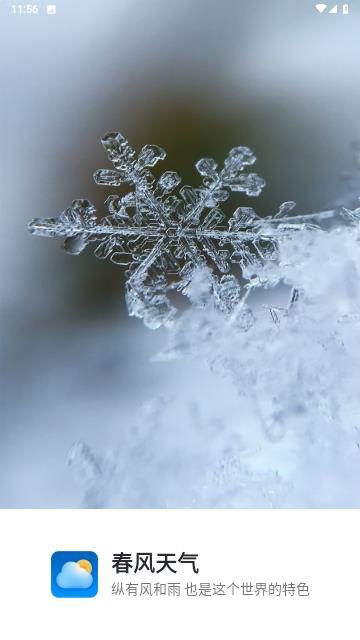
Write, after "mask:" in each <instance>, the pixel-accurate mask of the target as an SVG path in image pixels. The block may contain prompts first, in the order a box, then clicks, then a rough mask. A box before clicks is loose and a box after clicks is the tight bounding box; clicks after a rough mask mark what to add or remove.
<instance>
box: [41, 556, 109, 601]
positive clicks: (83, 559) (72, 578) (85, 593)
mask: <svg viewBox="0 0 360 640" xmlns="http://www.w3.org/2000/svg"><path fill="white" fill-rule="evenodd" d="M97 574H98V559H97V555H96V553H93V552H92V551H88V552H76V551H56V552H55V553H54V554H53V555H52V558H51V591H52V593H53V595H54V596H56V597H58V598H64V597H71V598H91V597H93V596H94V595H96V593H97V581H98V575H97Z"/></svg>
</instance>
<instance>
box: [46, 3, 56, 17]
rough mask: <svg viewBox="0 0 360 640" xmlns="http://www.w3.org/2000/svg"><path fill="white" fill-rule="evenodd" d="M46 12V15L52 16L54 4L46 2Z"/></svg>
mask: <svg viewBox="0 0 360 640" xmlns="http://www.w3.org/2000/svg"><path fill="white" fill-rule="evenodd" d="M46 13H47V14H48V16H54V15H55V14H56V4H48V5H47V7H46Z"/></svg>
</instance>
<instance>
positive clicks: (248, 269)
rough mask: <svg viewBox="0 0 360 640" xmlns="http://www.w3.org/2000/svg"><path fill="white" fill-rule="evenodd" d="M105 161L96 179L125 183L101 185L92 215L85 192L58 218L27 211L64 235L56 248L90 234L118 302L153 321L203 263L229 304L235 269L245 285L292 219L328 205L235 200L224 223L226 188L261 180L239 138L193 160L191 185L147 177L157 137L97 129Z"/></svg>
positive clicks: (175, 178) (239, 293) (168, 175)
mask: <svg viewBox="0 0 360 640" xmlns="http://www.w3.org/2000/svg"><path fill="white" fill-rule="evenodd" d="M102 143H103V146H104V147H105V149H106V151H107V154H108V157H109V159H110V160H111V162H112V163H113V165H114V169H99V170H98V171H96V172H95V174H94V180H95V182H96V184H98V185H105V186H108V187H110V186H111V187H120V186H121V185H124V184H125V185H127V186H128V187H130V188H131V189H132V190H131V191H130V192H129V193H126V194H125V195H122V196H120V195H110V196H109V197H108V198H107V200H106V201H105V205H106V208H107V215H106V216H105V217H103V218H102V219H100V220H98V217H97V214H96V210H95V207H94V206H93V205H92V203H91V202H89V201H88V200H84V199H78V200H74V201H73V202H72V204H71V206H70V207H69V208H68V209H66V210H65V211H64V212H63V213H62V214H61V215H60V216H59V217H58V218H35V219H33V220H32V221H31V222H30V223H29V229H30V231H31V233H33V234H35V235H40V236H47V237H64V238H65V240H64V245H63V246H64V248H65V250H66V251H68V252H69V253H72V254H79V253H80V252H81V251H82V250H83V249H84V248H85V247H86V246H87V245H88V244H90V243H94V244H95V245H96V247H95V255H96V257H97V258H100V259H105V258H109V259H110V260H111V261H112V262H113V263H115V264H117V265H124V266H125V268H126V277H127V282H126V302H127V307H128V311H129V314H130V315H132V316H136V317H138V318H143V320H144V322H145V324H146V325H147V326H148V327H150V328H152V329H155V328H157V327H159V326H160V325H163V324H165V325H169V324H171V322H172V320H173V318H174V315H175V313H176V308H175V306H174V303H173V301H172V300H171V298H172V297H173V296H172V292H173V293H175V292H180V293H183V294H185V295H187V296H188V297H190V299H191V295H192V294H191V290H192V289H193V288H194V286H195V284H194V282H195V279H194V274H195V273H196V272H197V271H198V270H199V269H202V268H204V267H206V266H207V267H208V283H207V286H208V287H209V289H210V290H211V292H212V294H213V296H214V299H215V301H216V304H217V306H218V308H219V309H221V310H222V311H224V312H226V313H229V312H231V311H232V309H233V308H234V307H235V306H236V305H237V303H238V302H239V301H240V300H242V299H243V298H244V297H246V295H247V293H248V291H247V289H243V288H241V286H240V282H239V278H240V276H242V277H243V278H245V280H248V281H249V283H250V285H251V286H255V285H256V284H257V282H256V281H255V280H254V279H252V276H253V274H254V272H256V270H257V267H256V265H257V264H258V263H259V262H260V263H262V262H264V261H265V262H266V261H268V260H276V258H277V254H278V239H279V238H280V237H282V236H284V235H285V236H286V235H288V234H289V233H292V232H294V231H297V230H299V229H304V228H305V227H306V228H314V227H315V224H317V223H318V222H319V220H321V219H322V218H323V217H327V216H328V212H325V213H322V214H316V215H314V216H311V215H297V216H294V215H289V214H290V212H291V211H292V209H293V208H294V206H295V203H294V202H285V203H283V204H282V205H281V207H280V209H279V212H278V213H277V214H276V215H274V216H268V217H265V218H261V217H259V216H258V215H257V214H256V213H255V211H254V210H253V209H252V208H251V207H238V208H237V209H236V210H235V211H234V213H233V215H232V216H231V217H230V219H229V220H228V221H227V223H226V216H225V214H224V212H223V211H222V210H221V204H222V203H223V202H225V201H226V200H227V199H228V197H229V195H230V192H232V191H235V192H242V193H245V194H247V195H248V196H258V195H259V194H260V193H261V191H262V189H263V187H264V186H265V181H264V180H263V179H262V178H260V177H259V176H258V175H257V174H256V173H249V172H247V171H246V170H247V168H248V167H249V166H251V165H253V164H254V162H255V160H256V158H255V155H254V154H253V153H252V151H251V150H250V149H249V148H248V147H244V146H240V147H235V148H234V149H232V150H231V151H230V153H229V155H228V156H227V158H226V159H225V162H224V166H223V168H221V169H219V168H218V165H217V163H216V162H215V160H213V159H212V158H203V159H201V160H199V161H198V162H197V163H196V165H195V166H196V169H197V171H198V173H199V174H200V176H201V177H202V183H201V185H200V186H199V187H197V188H193V187H190V186H187V185H185V186H182V187H181V188H179V189H178V187H179V185H180V182H181V178H180V177H179V175H178V174H177V173H176V172H174V171H165V173H163V174H162V175H161V176H160V177H159V178H158V179H156V178H155V177H154V175H153V173H152V172H151V171H150V168H152V167H153V166H155V164H156V163H157V162H158V161H159V160H163V159H164V158H165V155H166V154H165V151H164V150H163V149H162V148H160V147H158V146H156V145H145V146H144V147H143V148H142V149H141V151H140V152H139V154H136V153H135V151H134V149H133V148H132V147H131V146H130V145H129V143H128V141H127V140H126V139H125V138H124V137H123V136H122V135H121V134H120V133H109V134H107V135H106V136H105V137H104V138H103V139H102Z"/></svg>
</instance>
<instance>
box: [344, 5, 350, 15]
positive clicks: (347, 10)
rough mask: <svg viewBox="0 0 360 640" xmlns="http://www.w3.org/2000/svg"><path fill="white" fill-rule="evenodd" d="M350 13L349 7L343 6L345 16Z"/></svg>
mask: <svg viewBox="0 0 360 640" xmlns="http://www.w3.org/2000/svg"><path fill="white" fill-rule="evenodd" d="M348 13H349V5H348V4H343V14H344V15H345V16H346V15H347V14H348Z"/></svg>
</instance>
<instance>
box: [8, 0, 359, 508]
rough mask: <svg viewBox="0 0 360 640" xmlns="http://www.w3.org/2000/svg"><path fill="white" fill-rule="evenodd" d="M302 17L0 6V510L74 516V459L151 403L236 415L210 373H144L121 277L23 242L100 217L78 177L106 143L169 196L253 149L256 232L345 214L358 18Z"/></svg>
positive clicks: (139, 0)
mask: <svg viewBox="0 0 360 640" xmlns="http://www.w3.org/2000/svg"><path fill="white" fill-rule="evenodd" d="M314 4H315V3H314V2H312V1H308V0H302V2H301V3H300V2H299V1H298V0H272V1H271V0H251V1H250V0H249V1H248V2H245V1H244V0H234V1H233V0H223V1H222V2H219V1H218V0H181V2H179V1H178V0H103V1H102V2H95V1H94V0H76V2H73V0H58V2H57V13H56V15H47V14H46V4H45V3H44V2H42V1H39V2H38V7H39V13H38V14H37V15H26V14H24V13H22V15H20V14H19V13H17V14H16V13H13V8H12V5H11V3H10V2H7V1H4V0H1V2H0V12H1V27H0V29H1V38H0V48H1V59H2V65H1V71H0V73H1V94H2V99H1V106H0V111H1V119H0V122H1V140H2V150H3V151H2V157H1V163H2V169H1V177H2V184H1V203H2V206H1V235H2V251H1V262H2V264H1V274H2V278H1V293H0V296H1V297H0V313H1V361H2V362H1V369H2V370H1V384H0V388H1V392H0V393H1V415H0V420H1V424H0V429H1V431H0V507H3V508H4V507H54V508H55V507H74V506H75V507H76V506H78V503H79V495H80V494H78V493H77V491H78V490H77V488H76V487H74V485H73V483H72V479H71V477H70V475H69V474H68V473H67V470H66V456H67V452H68V450H69V449H70V447H71V445H72V443H73V442H74V441H77V440H79V439H86V440H87V441H88V442H89V443H91V445H92V446H93V447H94V448H97V447H99V446H102V447H109V448H111V447H112V445H113V444H114V443H115V444H118V443H119V442H120V441H121V436H122V430H123V429H125V428H127V425H129V424H130V423H131V419H132V415H133V413H134V411H135V409H136V408H137V407H138V406H139V405H141V404H142V403H143V402H145V401H146V400H147V399H149V398H151V397H153V396H156V395H159V394H163V393H165V394H177V395H179V393H180V396H181V398H182V399H183V400H184V402H192V401H193V400H196V401H199V402H200V404H201V403H202V404H203V405H204V407H206V398H207V396H208V394H209V390H211V389H212V388H214V386H216V388H217V389H219V392H220V393H222V397H223V398H226V402H227V406H229V407H230V406H234V407H235V406H236V401H237V400H236V394H235V391H234V392H233V391H232V390H231V389H230V390H229V388H228V386H227V385H226V384H225V382H223V381H214V378H213V377H212V374H211V373H210V372H204V371H200V370H199V371H196V366H195V365H193V367H192V375H189V372H188V371H187V368H186V365H185V364H182V365H179V364H178V363H170V362H162V363H152V362H151V357H152V356H153V355H154V354H155V353H156V352H157V350H159V349H160V348H161V346H162V344H163V341H164V339H165V333H166V331H163V330H159V331H156V332H152V331H149V330H147V329H145V328H144V327H143V326H142V324H141V323H140V322H139V321H137V320H134V319H129V318H128V317H127V315H126V310H125V306H124V291H123V274H122V270H121V268H119V267H116V266H115V265H113V264H111V263H106V262H102V261H99V260H95V259H94V257H93V256H92V255H91V254H90V252H89V253H86V254H84V255H81V256H79V257H72V256H69V255H67V254H65V253H63V252H62V251H61V250H60V248H59V242H58V241H56V240H53V241H50V240H44V239H41V238H36V237H32V236H30V235H29V234H28V232H27V228H26V226H27V222H28V220H29V219H30V218H32V217H34V216H55V215H58V214H59V213H61V211H63V210H64V209H65V208H66V207H67V206H68V205H69V204H70V202H71V201H72V199H74V198H75V197H86V198H88V199H90V200H91V201H93V202H94V203H95V205H96V206H97V207H98V209H99V211H101V210H102V205H103V202H104V200H105V198H106V196H107V195H109V193H110V192H111V191H109V190H108V189H106V188H105V187H104V188H103V189H102V188H101V187H95V185H94V184H93V181H92V173H93V172H94V170H95V169H97V168H101V167H107V166H108V161H107V159H106V158H105V154H104V151H103V148H102V146H101V144H100V138H101V136H102V135H103V134H105V133H106V132H108V131H117V130H119V131H121V132H122V133H123V134H124V135H125V136H126V137H127V138H128V139H129V141H130V143H131V144H132V145H133V146H134V147H135V148H137V149H139V148H140V147H141V146H142V145H143V144H146V143H155V144H158V145H160V146H162V147H164V148H165V149H166V151H167V153H168V156H167V158H166V160H165V162H164V163H163V164H162V166H161V170H166V169H173V170H176V171H178V172H179V173H180V175H182V176H183V182H184V183H185V184H186V183H189V184H194V185H196V182H197V180H198V178H197V175H196V172H195V171H194V169H193V166H194V162H195V161H196V160H197V159H198V158H201V157H203V156H210V157H214V158H216V160H217V161H219V162H221V160H222V159H223V157H224V156H225V155H226V153H227V151H228V150H229V149H230V148H231V147H233V146H237V145H247V146H249V147H251V148H252V149H253V150H254V151H255V153H256V155H257V157H258V162H257V165H256V171H257V172H258V173H259V174H260V175H261V176H262V177H264V178H265V179H266V181H267V187H266V189H265V190H264V193H263V195H262V196H261V197H260V198H257V199H252V201H251V204H252V206H254V207H255V208H256V209H257V211H258V212H259V213H261V214H263V215H266V214H270V213H273V212H275V210H276V209H277V207H278V205H279V204H280V203H281V202H283V201H286V200H295V201H296V202H297V203H298V211H299V212H310V211H315V210H321V209H325V208H327V207H329V205H331V203H333V202H334V201H339V200H340V201H341V200H343V202H344V203H346V199H347V198H348V186H347V184H346V183H345V182H344V181H343V180H342V179H341V176H342V174H344V173H346V172H347V171H349V169H350V166H351V152H350V147H351V144H352V143H354V141H356V140H358V139H359V138H360V122H359V117H358V112H359V104H360V82H359V80H360V72H359V59H360V39H359V35H358V34H359V29H360V10H359V3H358V2H350V4H349V8H350V12H349V15H347V16H344V15H342V14H341V7H342V5H341V4H339V14H338V15H329V14H322V15H320V14H319V13H318V12H317V11H316V10H315V8H314ZM16 6H18V5H16ZM25 6H26V5H24V7H25ZM359 182H360V181H359ZM359 186H360V185H359ZM359 191H360V189H359ZM243 202H245V200H244V198H241V197H238V198H237V199H236V203H237V206H238V205H239V204H241V203H243ZM246 202H247V204H249V202H248V201H246ZM192 376H200V377H201V381H202V384H201V385H200V386H199V385H197V390H196V398H194V388H193V384H192V381H193V378H192ZM204 411H205V413H206V408H205V409H204ZM171 428H172V425H171V424H169V430H171ZM170 506H171V505H170Z"/></svg>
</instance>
